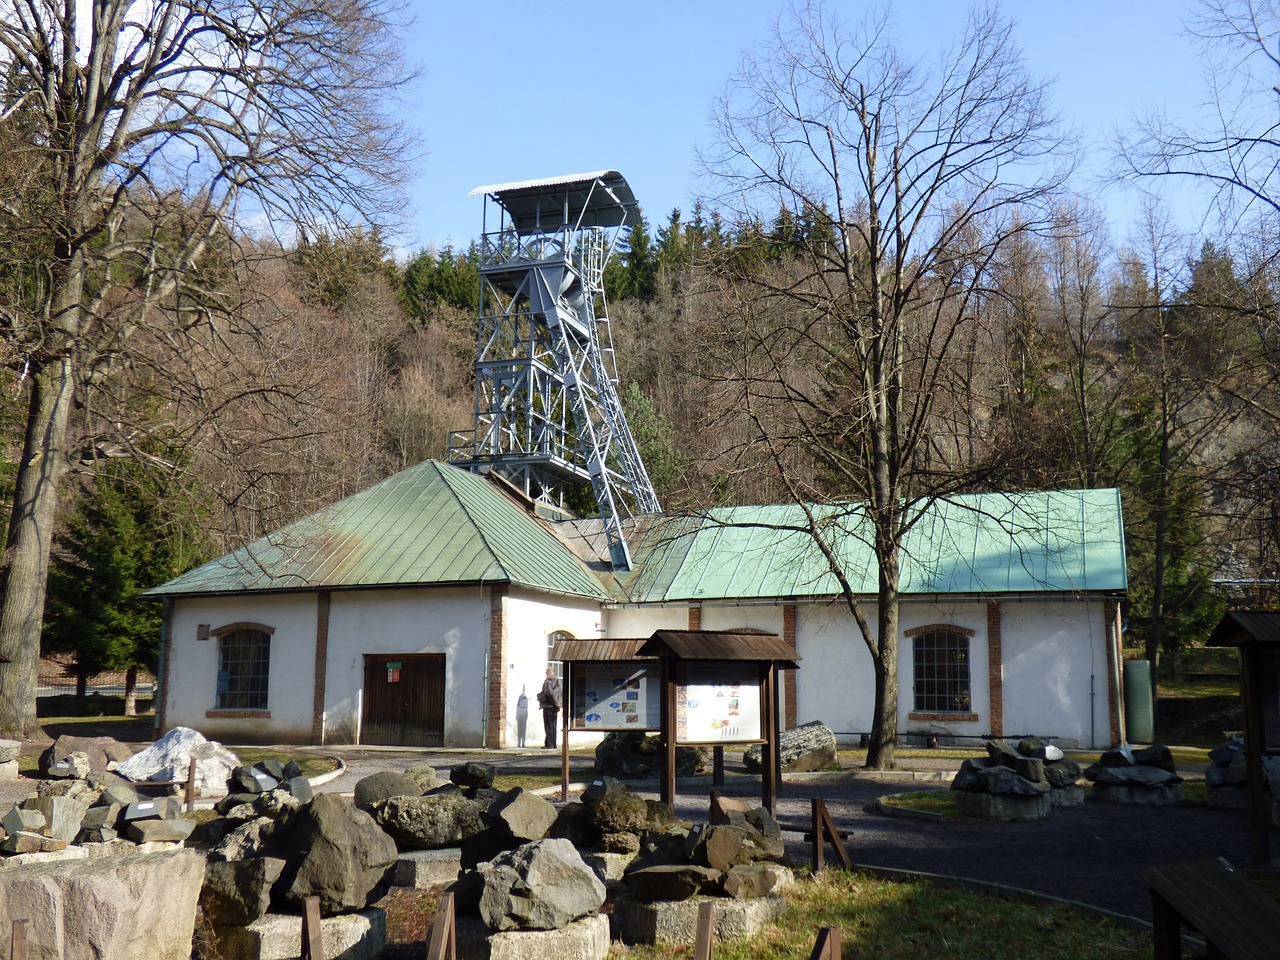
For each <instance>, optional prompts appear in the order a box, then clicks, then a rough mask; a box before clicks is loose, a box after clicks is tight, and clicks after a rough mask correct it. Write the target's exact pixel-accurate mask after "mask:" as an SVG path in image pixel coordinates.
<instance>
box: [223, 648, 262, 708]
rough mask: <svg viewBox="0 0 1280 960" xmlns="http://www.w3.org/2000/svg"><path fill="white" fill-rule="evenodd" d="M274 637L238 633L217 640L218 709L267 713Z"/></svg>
mask: <svg viewBox="0 0 1280 960" xmlns="http://www.w3.org/2000/svg"><path fill="white" fill-rule="evenodd" d="M270 665H271V635H270V634H269V633H265V632H264V631H262V630H236V631H233V632H231V633H226V634H223V635H222V636H221V637H219V638H218V709H219V710H265V709H267V677H268V673H269V668H270Z"/></svg>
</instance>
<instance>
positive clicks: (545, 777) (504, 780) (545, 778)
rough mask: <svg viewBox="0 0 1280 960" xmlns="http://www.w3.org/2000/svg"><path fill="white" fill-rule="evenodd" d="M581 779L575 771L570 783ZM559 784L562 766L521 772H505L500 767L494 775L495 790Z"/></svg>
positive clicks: (571, 774)
mask: <svg viewBox="0 0 1280 960" xmlns="http://www.w3.org/2000/svg"><path fill="white" fill-rule="evenodd" d="M581 779H582V778H581V776H575V775H574V774H573V773H570V774H569V782H570V783H572V782H573V781H575V780H581ZM558 786H560V768H559V767H558V766H556V767H547V768H546V769H539V770H521V771H520V772H519V773H503V772H502V771H501V769H499V770H498V771H497V773H495V774H494V777H493V788H494V789H495V790H511V789H513V788H514V787H524V789H526V790H537V789H539V788H541V787H558Z"/></svg>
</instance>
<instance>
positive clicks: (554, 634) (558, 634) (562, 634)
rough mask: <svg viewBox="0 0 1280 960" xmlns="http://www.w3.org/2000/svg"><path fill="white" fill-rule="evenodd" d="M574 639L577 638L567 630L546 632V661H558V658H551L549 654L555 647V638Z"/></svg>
mask: <svg viewBox="0 0 1280 960" xmlns="http://www.w3.org/2000/svg"><path fill="white" fill-rule="evenodd" d="M575 639H577V638H576V637H574V635H573V634H572V633H570V632H569V631H568V630H552V631H551V632H550V633H548V634H547V663H559V662H560V661H559V660H555V659H553V658H552V656H551V654H552V652H553V651H554V650H555V648H556V641H557V640H575Z"/></svg>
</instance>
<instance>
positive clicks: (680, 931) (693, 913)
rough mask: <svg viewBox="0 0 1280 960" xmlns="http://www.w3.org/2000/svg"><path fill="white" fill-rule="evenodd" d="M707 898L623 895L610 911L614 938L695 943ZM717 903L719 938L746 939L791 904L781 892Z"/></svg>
mask: <svg viewBox="0 0 1280 960" xmlns="http://www.w3.org/2000/svg"><path fill="white" fill-rule="evenodd" d="M703 901H704V898H701V897H698V898H695V899H693V900H673V901H660V902H656V903H644V902H641V901H639V900H635V899H633V898H631V897H629V896H625V895H623V896H619V897H618V898H617V899H616V900H615V901H614V905H613V913H612V914H611V915H610V918H609V920H610V927H611V929H612V933H613V938H614V939H615V940H621V941H623V942H624V943H649V944H656V943H671V944H675V943H679V944H692V943H693V942H694V940H695V939H696V937H697V933H698V905H699V904H700V903H702V902H703ZM713 902H714V903H715V907H716V911H715V921H716V923H715V939H716V940H743V939H745V938H747V937H751V936H754V935H755V934H757V933H759V932H760V931H761V930H763V929H764V928H765V927H767V926H768V925H769V924H771V923H773V922H774V921H775V920H777V919H778V918H779V917H781V916H782V913H783V911H784V910H786V908H787V902H786V900H785V899H784V898H783V896H782V895H781V894H774V895H772V896H768V897H760V898H758V899H755V900H725V899H723V898H720V897H717V898H715V900H714V901H713Z"/></svg>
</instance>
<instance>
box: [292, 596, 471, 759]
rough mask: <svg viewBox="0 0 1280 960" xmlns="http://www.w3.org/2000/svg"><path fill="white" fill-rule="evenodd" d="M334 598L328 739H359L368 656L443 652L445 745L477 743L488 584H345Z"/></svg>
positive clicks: (327, 683)
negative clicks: (403, 587)
mask: <svg viewBox="0 0 1280 960" xmlns="http://www.w3.org/2000/svg"><path fill="white" fill-rule="evenodd" d="M331 596H332V602H331V606H330V609H329V660H328V670H327V674H326V678H325V711H324V713H325V716H324V731H325V742H326V743H354V742H357V737H358V736H359V726H360V716H361V710H362V707H363V703H362V699H361V697H362V688H363V686H364V655H365V654H392V653H443V654H444V655H445V714H444V717H445V721H444V722H445V727H444V742H445V746H449V747H464V746H479V745H480V744H481V742H482V741H481V735H482V730H483V726H484V710H485V656H486V653H487V651H488V649H489V608H490V607H489V605H490V598H489V588H487V587H465V588H453V587H436V588H429V589H421V590H414V589H409V590H347V591H335V592H334V593H333V594H332V595H331ZM308 675H309V674H308Z"/></svg>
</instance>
